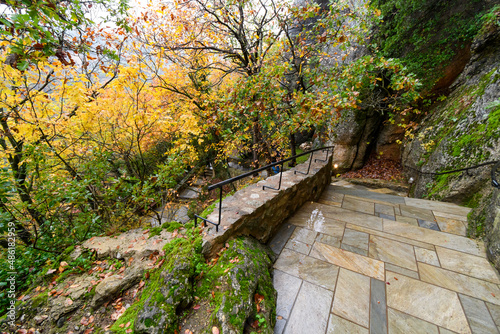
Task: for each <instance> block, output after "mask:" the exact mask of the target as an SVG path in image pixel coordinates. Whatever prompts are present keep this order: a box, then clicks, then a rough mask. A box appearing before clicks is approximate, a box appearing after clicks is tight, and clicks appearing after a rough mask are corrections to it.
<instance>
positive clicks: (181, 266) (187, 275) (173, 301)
mask: <svg viewBox="0 0 500 334" xmlns="http://www.w3.org/2000/svg"><path fill="white" fill-rule="evenodd" d="M171 255H172V256H173V257H174V260H173V263H172V265H167V266H165V267H164V268H165V270H163V271H162V272H161V273H160V274H159V277H158V278H157V279H156V280H154V279H153V280H152V281H153V284H154V285H155V286H157V289H155V290H153V293H151V294H150V295H149V296H148V297H147V299H146V301H145V302H144V305H143V307H142V309H141V310H139V312H138V313H137V318H136V320H135V322H134V332H135V333H144V334H149V333H150V334H158V333H167V332H168V333H170V332H173V331H172V330H171V329H172V328H173V327H174V325H175V324H176V323H177V312H178V311H181V310H184V309H185V308H186V307H187V306H188V305H189V304H190V303H191V302H192V301H193V278H194V267H193V261H192V257H193V256H194V254H193V253H192V252H180V253H172V254H171ZM165 329H170V330H169V331H165Z"/></svg>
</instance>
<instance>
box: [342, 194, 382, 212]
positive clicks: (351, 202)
mask: <svg viewBox="0 0 500 334" xmlns="http://www.w3.org/2000/svg"><path fill="white" fill-rule="evenodd" d="M342 207H343V208H344V209H348V210H352V211H357V212H363V213H366V214H369V215H374V214H375V203H373V202H367V201H362V200H360V199H357V198H356V197H352V196H348V195H346V196H345V197H344V202H342Z"/></svg>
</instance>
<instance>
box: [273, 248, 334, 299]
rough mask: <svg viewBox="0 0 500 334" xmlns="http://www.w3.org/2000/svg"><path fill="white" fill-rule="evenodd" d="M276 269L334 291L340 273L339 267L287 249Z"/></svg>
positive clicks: (276, 263) (275, 266)
mask: <svg viewBox="0 0 500 334" xmlns="http://www.w3.org/2000/svg"><path fill="white" fill-rule="evenodd" d="M274 268H275V269H278V270H281V271H283V272H285V273H287V274H289V275H292V276H295V277H298V278H301V279H303V280H306V281H308V282H311V283H314V284H316V285H319V286H322V287H323V288H326V289H330V290H332V291H333V290H335V283H336V281H337V274H338V271H339V267H338V266H335V265H332V264H331V263H328V262H325V261H321V260H318V259H316V258H313V257H310V256H306V255H304V254H301V253H298V252H295V251H293V250H289V249H286V248H285V249H284V250H283V251H282V252H281V255H280V257H279V258H278V260H277V261H276V262H275V264H274Z"/></svg>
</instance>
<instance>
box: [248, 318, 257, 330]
mask: <svg viewBox="0 0 500 334" xmlns="http://www.w3.org/2000/svg"><path fill="white" fill-rule="evenodd" d="M250 326H252V328H255V329H257V328H258V327H259V321H258V320H254V321H253V322H252V323H251V324H250Z"/></svg>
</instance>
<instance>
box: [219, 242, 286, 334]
mask: <svg viewBox="0 0 500 334" xmlns="http://www.w3.org/2000/svg"><path fill="white" fill-rule="evenodd" d="M234 258H238V260H239V261H238V262H237V263H238V264H237V265H236V266H234V267H233V268H231V269H230V270H229V272H228V280H227V283H226V284H227V288H226V289H227V290H226V292H225V294H224V295H223V297H222V302H221V305H220V307H219V311H218V312H217V315H216V316H217V321H218V322H219V325H220V327H221V328H222V333H224V334H226V333H227V334H239V333H243V332H244V329H245V326H249V324H251V323H253V322H254V321H255V319H256V314H257V313H258V314H259V316H260V317H263V318H264V319H265V323H266V324H267V326H265V327H263V328H259V333H268V334H272V333H273V328H274V324H275V321H276V314H275V313H276V310H275V309H276V297H277V294H276V291H275V290H274V286H273V280H272V277H271V274H270V273H271V270H272V266H273V262H274V259H275V255H274V253H273V252H272V251H271V250H270V249H269V248H268V247H267V246H264V245H262V244H261V243H259V242H258V241H257V240H255V239H254V238H250V237H241V238H238V239H236V240H232V241H231V242H230V243H229V247H228V249H227V250H226V251H225V252H224V253H223V255H222V257H221V259H220V260H219V262H221V263H224V262H227V261H231V260H232V259H234ZM257 304H258V305H259V306H258V307H257Z"/></svg>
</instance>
